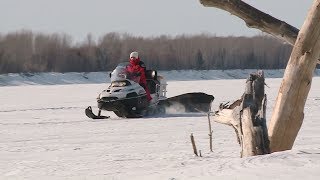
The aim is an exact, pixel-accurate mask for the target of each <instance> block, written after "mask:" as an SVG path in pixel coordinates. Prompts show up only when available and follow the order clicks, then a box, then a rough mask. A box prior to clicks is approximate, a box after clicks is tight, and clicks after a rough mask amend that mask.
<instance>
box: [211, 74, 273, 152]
mask: <svg viewBox="0 0 320 180" xmlns="http://www.w3.org/2000/svg"><path fill="white" fill-rule="evenodd" d="M264 84H265V83H264V75H263V71H258V73H256V74H250V78H248V80H247V82H246V90H245V92H244V94H243V95H242V97H241V99H240V100H237V101H235V102H234V103H232V104H231V105H228V106H226V104H224V105H220V110H219V111H217V112H215V118H214V120H215V121H217V122H220V123H224V124H227V125H231V126H232V127H233V128H234V129H235V131H236V134H237V137H238V142H239V144H240V146H241V157H246V156H254V155H261V154H267V153H269V152H270V150H269V141H268V134H267V126H266V112H265V111H266V95H265V94H264Z"/></svg>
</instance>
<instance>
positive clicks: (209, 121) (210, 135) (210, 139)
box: [208, 112, 213, 152]
mask: <svg viewBox="0 0 320 180" xmlns="http://www.w3.org/2000/svg"><path fill="white" fill-rule="evenodd" d="M208 123H209V134H208V135H209V144H210V151H211V152H213V150H212V129H211V120H210V112H209V113H208Z"/></svg>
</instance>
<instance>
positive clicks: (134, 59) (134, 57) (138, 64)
mask: <svg viewBox="0 0 320 180" xmlns="http://www.w3.org/2000/svg"><path fill="white" fill-rule="evenodd" d="M129 63H130V64H129V65H128V66H127V68H126V70H127V72H128V73H129V74H131V75H132V76H140V80H139V84H140V86H142V87H143V88H144V89H145V91H146V93H147V99H148V101H151V99H152V97H151V96H150V91H149V89H148V87H147V80H146V65H145V64H144V62H143V61H140V57H139V54H138V52H132V53H131V54H130V59H129Z"/></svg>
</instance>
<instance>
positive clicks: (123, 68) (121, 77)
mask: <svg viewBox="0 0 320 180" xmlns="http://www.w3.org/2000/svg"><path fill="white" fill-rule="evenodd" d="M128 65H129V63H120V64H118V66H117V67H116V68H115V69H114V70H113V71H112V73H111V82H116V81H118V82H119V81H125V80H127V79H129V80H132V81H135V82H137V83H139V81H140V75H138V74H135V73H131V72H129V71H127V66H128Z"/></svg>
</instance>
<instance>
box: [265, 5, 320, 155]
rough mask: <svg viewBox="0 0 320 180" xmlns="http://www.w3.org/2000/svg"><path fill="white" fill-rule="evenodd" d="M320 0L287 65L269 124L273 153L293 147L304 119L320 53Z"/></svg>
mask: <svg viewBox="0 0 320 180" xmlns="http://www.w3.org/2000/svg"><path fill="white" fill-rule="evenodd" d="M319 8H320V0H315V1H314V4H313V6H312V8H311V9H310V11H309V14H308V16H307V19H306V20H305V22H304V24H303V26H302V29H301V30H300V32H299V35H298V38H297V41H296V43H295V45H294V48H293V50H292V53H291V56H290V59H289V62H288V65H287V67H286V70H285V73H284V77H283V80H282V83H281V87H280V90H279V93H278V97H277V100H276V104H275V106H274V110H273V114H272V118H271V121H270V124H269V131H268V132H269V136H270V137H269V139H270V148H271V150H272V151H273V152H275V151H283V150H289V149H291V148H292V146H293V143H294V141H295V138H296V136H297V134H298V132H299V129H300V127H301V125H302V121H303V118H304V113H303V110H304V106H305V102H306V99H307V97H308V93H309V90H310V87H311V82H312V77H313V71H314V69H315V67H316V64H317V61H318V60H317V59H318V57H319V56H320V21H319V19H320V9H319Z"/></svg>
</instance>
